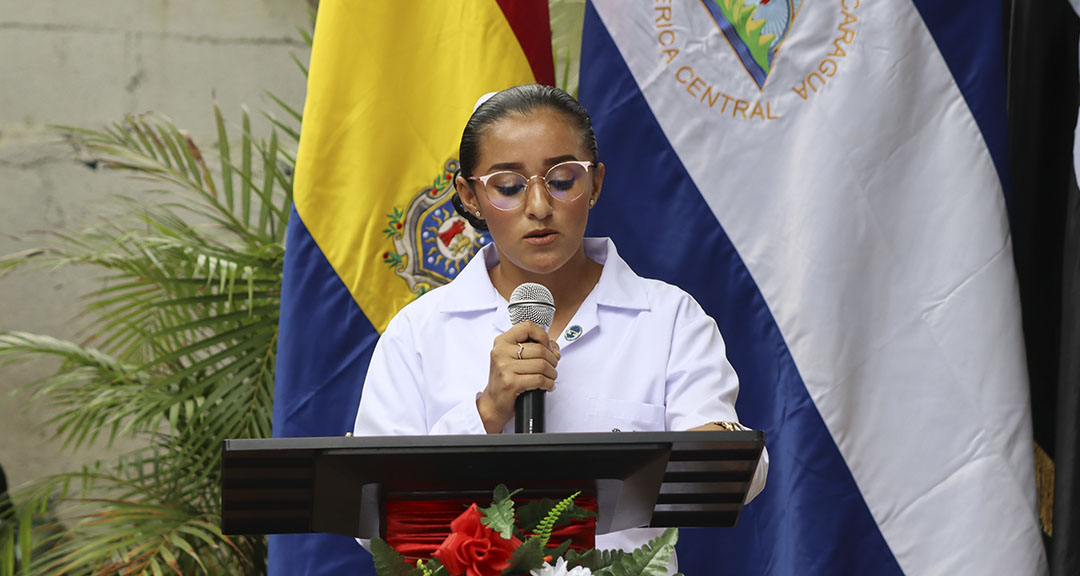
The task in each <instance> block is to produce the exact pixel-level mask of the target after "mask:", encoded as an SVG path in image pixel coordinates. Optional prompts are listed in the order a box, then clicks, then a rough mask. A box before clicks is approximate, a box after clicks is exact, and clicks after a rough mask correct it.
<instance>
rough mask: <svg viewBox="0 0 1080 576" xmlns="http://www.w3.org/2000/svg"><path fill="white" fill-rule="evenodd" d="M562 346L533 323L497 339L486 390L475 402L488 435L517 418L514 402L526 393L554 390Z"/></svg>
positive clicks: (497, 431)
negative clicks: (556, 369)
mask: <svg viewBox="0 0 1080 576" xmlns="http://www.w3.org/2000/svg"><path fill="white" fill-rule="evenodd" d="M561 357H562V356H561V355H560V354H559V345H558V344H556V343H555V341H553V340H549V339H548V335H547V333H546V332H544V329H543V328H541V327H539V326H537V325H536V324H533V323H532V322H522V323H520V324H515V325H514V327H513V328H510V329H509V330H507V331H506V332H504V333H502V334H500V335H499V336H498V337H497V338H495V343H494V344H493V345H492V346H491V368H490V371H489V372H488V384H487V388H484V392H483V393H482V394H481V395H480V398H477V400H476V409H477V411H479V412H480V419H481V420H483V421H484V428H485V429H486V430H487V432H488V434H497V433H499V432H501V431H502V429H503V427H504V426H506V423H507V422H509V421H510V419H511V418H513V417H514V401H515V400H517V397H518V395H519V394H521V393H522V392H525V391H527V390H537V389H539V390H544V391H546V392H550V391H552V390H554V389H555V378H557V377H558V372H556V371H555V367H556V366H557V365H558V364H559V358H561Z"/></svg>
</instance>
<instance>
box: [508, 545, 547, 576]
mask: <svg viewBox="0 0 1080 576" xmlns="http://www.w3.org/2000/svg"><path fill="white" fill-rule="evenodd" d="M546 553H547V552H546V550H545V548H544V544H543V543H542V542H540V539H539V538H529V539H528V540H526V541H525V542H524V543H523V544H522V545H521V546H518V547H517V548H515V549H514V552H513V554H511V555H510V565H509V566H507V568H506V569H505V570H503V571H502V574H503V576H512V575H515V574H527V573H528V572H529V571H530V570H538V569H540V567H541V566H543V565H544V555H545V554H546Z"/></svg>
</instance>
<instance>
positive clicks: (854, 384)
mask: <svg viewBox="0 0 1080 576" xmlns="http://www.w3.org/2000/svg"><path fill="white" fill-rule="evenodd" d="M1001 13H1002V10H1001V7H1000V5H998V4H995V3H989V4H987V3H986V2H985V1H984V0H955V1H951V2H940V1H939V0H915V1H914V2H912V1H911V0H894V1H891V2H871V1H869V0H655V1H649V2H634V3H630V2H625V1H623V0H592V1H591V2H590V3H589V4H588V6H587V8H586V17H585V28H584V42H583V46H582V68H581V86H580V96H581V101H582V103H583V104H585V106H586V107H587V108H588V109H589V111H590V112H591V113H592V116H593V122H594V125H595V128H596V132H597V138H598V141H599V146H600V158H601V160H602V161H603V162H605V163H606V164H607V168H608V169H607V179H606V182H605V186H604V197H603V198H601V200H600V202H599V203H598V205H597V208H596V209H594V210H593V212H592V215H591V216H590V230H589V234H590V235H608V236H612V237H613V238H614V239H615V242H616V243H617V244H618V246H619V252H620V254H624V255H625V257H626V259H627V260H628V261H629V262H630V264H631V265H632V266H633V267H634V268H635V270H636V271H637V272H638V273H640V274H642V275H645V276H652V277H656V278H662V279H665V280H667V281H670V282H672V283H675V284H678V285H679V286H682V287H683V288H685V289H686V290H688V291H689V292H691V293H692V294H693V295H694V296H695V297H696V298H697V299H698V301H699V302H700V303H701V304H702V305H703V306H704V308H705V309H706V310H707V311H708V312H709V313H710V314H711V315H712V316H713V317H714V318H716V320H717V322H718V323H719V325H720V329H721V331H722V333H723V334H724V337H725V340H726V341H727V345H728V353H729V354H730V358H731V361H732V363H733V364H734V366H735V368H736V370H737V371H738V373H739V375H740V380H741V383H742V389H741V393H740V397H739V403H738V410H739V414H740V417H741V418H742V420H743V421H744V422H746V423H747V424H748V425H751V426H754V427H756V428H760V429H763V430H765V432H766V437H767V445H768V449H769V454H770V457H771V466H770V470H769V479H768V485H767V486H766V488H765V491H764V492H763V493H762V494H761V496H759V497H758V498H757V500H755V501H754V502H753V503H752V504H750V505H749V506H748V507H747V508H746V509H745V510H744V512H743V515H742V517H741V519H740V521H739V525H738V526H737V527H736V528H734V529H730V530H717V531H684V533H683V537H682V540H681V541H680V569H681V570H682V571H683V572H685V573H687V574H703V575H704V574H717V573H722V574H738V575H748V574H798V575H806V574H830V575H831V574H859V575H863V574H949V575H952V574H1008V575H1027V574H1044V573H1045V572H1046V559H1045V554H1044V551H1043V545H1042V541H1041V538H1040V533H1039V525H1038V517H1037V511H1036V506H1035V478H1034V470H1033V455H1032V433H1031V416H1030V406H1029V399H1028V382H1027V373H1026V368H1025V362H1024V349H1023V341H1022V336H1021V327H1020V312H1019V297H1018V290H1017V283H1016V275H1015V271H1014V267H1013V258H1012V244H1011V240H1010V234H1009V222H1008V216H1007V211H1006V195H1005V193H1004V191H1003V186H1002V182H1005V181H1007V173H1006V165H1005V162H1006V156H1005V107H1004V87H1005V82H1004V72H1003V61H1004V60H1003V58H1002V47H1001V38H1000V37H1001V30H1002V26H1001Z"/></svg>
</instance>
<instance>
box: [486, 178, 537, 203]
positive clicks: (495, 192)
mask: <svg viewBox="0 0 1080 576" xmlns="http://www.w3.org/2000/svg"><path fill="white" fill-rule="evenodd" d="M526 186H528V181H527V180H525V177H524V176H522V175H521V174H518V173H516V172H497V173H495V174H492V175H491V178H489V179H488V181H487V187H486V189H487V193H488V194H487V196H488V201H489V202H491V203H492V204H494V205H495V207H496V208H499V209H501V210H509V209H511V208H514V207H515V206H517V205H518V204H521V200H522V198H524V197H525V188H526Z"/></svg>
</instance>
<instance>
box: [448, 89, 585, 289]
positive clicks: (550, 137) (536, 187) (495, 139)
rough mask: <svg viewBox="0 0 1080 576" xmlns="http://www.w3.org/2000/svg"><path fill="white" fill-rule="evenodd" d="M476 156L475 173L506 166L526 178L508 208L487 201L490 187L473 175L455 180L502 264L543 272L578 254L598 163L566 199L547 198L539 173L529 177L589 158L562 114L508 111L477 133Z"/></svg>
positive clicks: (540, 111)
mask: <svg viewBox="0 0 1080 576" xmlns="http://www.w3.org/2000/svg"><path fill="white" fill-rule="evenodd" d="M478 156H479V158H478V161H477V165H476V169H475V170H474V171H473V173H474V174H475V175H477V176H484V175H487V174H491V173H493V172H498V171H503V170H512V171H514V172H518V173H520V174H521V175H523V176H525V177H526V178H529V179H530V180H529V183H528V185H527V187H526V190H525V191H524V193H523V194H524V195H525V197H524V199H523V201H522V203H521V205H519V206H517V207H516V208H513V209H511V210H500V209H498V208H496V207H495V206H493V205H492V204H491V202H490V201H489V200H488V194H495V193H496V192H495V191H494V190H491V191H489V192H485V190H484V186H483V184H481V183H480V182H479V181H475V180H474V181H471V182H468V183H467V184H468V185H463V184H466V182H464V181H459V182H458V193H459V194H460V195H461V199H462V202H463V203H464V204H465V206H466V207H467V208H468V209H469V210H470V211H472V212H474V213H475V212H476V211H477V210H479V211H480V216H481V218H483V219H484V220H486V221H487V225H488V229H489V230H490V232H491V237H492V238H493V239H494V241H495V247H496V249H498V251H499V257H500V262H501V263H502V264H504V265H505V264H509V265H511V266H513V267H515V268H518V269H520V270H521V272H524V273H525V274H526V275H548V274H552V273H555V272H557V271H559V270H560V269H561V268H562V267H563V266H564V265H566V263H567V262H569V261H570V260H571V259H572V258H574V257H575V256H577V255H581V256H582V257H583V256H584V252H583V251H582V239H583V238H584V236H585V224H586V223H587V222H588V220H589V208H590V207H591V204H590V200H592V201H595V200H596V198H597V197H598V196H599V195H600V189H601V186H602V185H603V181H604V166H603V165H602V164H600V165H597V166H594V167H592V168H589V170H588V174H587V176H586V178H585V186H586V188H585V190H584V192H583V193H582V194H581V196H580V197H578V198H577V199H575V200H573V201H570V202H565V201H562V200H556V199H555V198H552V197H551V195H550V194H549V193H548V191H547V189H546V188H545V185H544V181H543V179H541V178H533V176H544V175H545V174H547V172H548V170H549V169H550V168H551V167H552V166H554V165H556V164H559V163H561V162H566V161H567V160H585V161H590V160H592V158H591V157H590V155H589V153H588V151H587V150H585V148H584V147H583V146H582V145H581V135H580V134H579V133H578V131H577V129H576V128H575V127H574V126H573V124H572V123H571V122H570V121H569V119H568V118H566V116H564V115H563V114H562V113H560V112H557V111H554V110H549V109H540V110H537V111H535V112H532V113H530V114H529V115H527V116H522V115H518V114H511V115H510V116H507V117H506V118H503V119H502V120H499V121H497V122H495V123H494V124H492V125H490V126H488V127H487V129H486V130H485V131H484V132H483V133H482V136H481V137H480V146H479V155H478Z"/></svg>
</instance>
